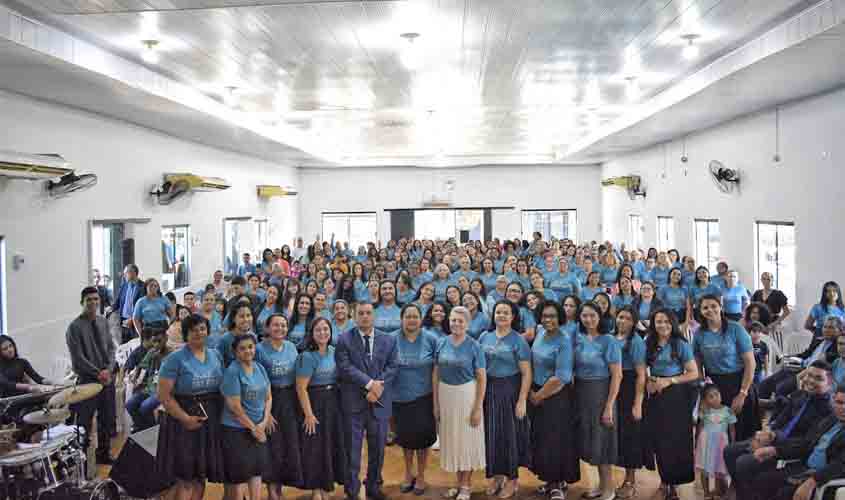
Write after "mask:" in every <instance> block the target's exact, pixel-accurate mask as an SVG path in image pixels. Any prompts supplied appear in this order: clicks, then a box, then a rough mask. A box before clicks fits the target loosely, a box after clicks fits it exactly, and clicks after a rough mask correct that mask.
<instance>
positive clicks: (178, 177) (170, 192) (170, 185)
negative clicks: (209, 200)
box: [150, 174, 231, 205]
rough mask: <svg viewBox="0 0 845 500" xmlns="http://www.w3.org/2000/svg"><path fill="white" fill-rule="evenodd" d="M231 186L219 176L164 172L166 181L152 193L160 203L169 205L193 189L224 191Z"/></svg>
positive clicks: (155, 187)
mask: <svg viewBox="0 0 845 500" xmlns="http://www.w3.org/2000/svg"><path fill="white" fill-rule="evenodd" d="M230 187H231V186H230V185H229V183H228V182H226V181H225V180H224V179H221V178H219V177H203V176H200V175H196V174H164V182H163V183H162V184H161V185H158V186H153V189H152V191H150V194H151V195H152V196H153V197H155V198H156V200H157V201H158V204H159V205H168V204H170V203H171V202H173V201H174V200H176V199H178V198H180V197H182V196H183V195H184V194H185V193H189V192H193V191H222V190H224V189H229V188H230Z"/></svg>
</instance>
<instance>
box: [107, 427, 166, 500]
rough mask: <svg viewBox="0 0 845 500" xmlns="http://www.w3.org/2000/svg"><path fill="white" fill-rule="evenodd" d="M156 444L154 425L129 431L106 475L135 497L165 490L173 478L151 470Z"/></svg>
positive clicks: (153, 468) (146, 496) (156, 430)
mask: <svg viewBox="0 0 845 500" xmlns="http://www.w3.org/2000/svg"><path fill="white" fill-rule="evenodd" d="M157 448H158V426H155V427H150V428H149V429H146V430H143V431H141V432H136V433H135V434H132V435H131V436H129V439H128V440H127V441H126V444H125V445H123V450H121V452H120V456H118V457H117V460H116V461H115V462H114V466H112V468H111V473H110V474H109V477H110V478H111V479H112V481H114V482H115V483H117V484H118V485H120V487H121V488H123V489H124V491H126V493H128V494H129V495H130V496H133V497H136V498H150V497H153V496H156V495H157V494H158V493H160V492H161V491H163V490H166V489H167V488H169V487H170V486H172V485H173V481H172V480H171V479H170V478H163V477H159V476H157V475H156V474H155V473H154V471H155V460H156V449H157Z"/></svg>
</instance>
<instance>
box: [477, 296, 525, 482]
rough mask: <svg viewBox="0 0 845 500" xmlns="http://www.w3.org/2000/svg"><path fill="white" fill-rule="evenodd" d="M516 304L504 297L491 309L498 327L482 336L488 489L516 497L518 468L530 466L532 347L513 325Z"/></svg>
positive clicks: (480, 339) (480, 341)
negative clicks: (529, 417) (485, 390)
mask: <svg viewBox="0 0 845 500" xmlns="http://www.w3.org/2000/svg"><path fill="white" fill-rule="evenodd" d="M518 315H519V310H518V309H517V307H516V306H515V305H514V304H512V303H511V302H508V301H507V300H502V301H499V302H497V303H496V305H495V307H494V308H493V321H494V324H495V325H496V328H495V330H491V331H488V332H485V333H483V334H482V335H481V337H480V338H479V339H478V343H479V344H480V345H481V349H482V350H483V351H484V355H485V358H486V370H487V392H486V394H485V396H484V435H485V442H486V444H485V449H486V452H487V477H488V478H491V479H492V482H491V484H490V486H489V487H488V488H487V494H488V495H490V496H492V495H498V496H499V498H512V497H513V496H514V495H516V492H517V490H518V482H517V480H518V477H519V467H520V466H523V467H525V466H528V465H530V450H529V437H530V435H529V425H528V420H527V419H526V418H525V415H526V412H527V408H528V407H527V404H528V392H529V390H530V388H531V348H530V347H529V346H528V342H526V341H525V339H524V338H522V336H521V335H519V333H517V332H516V331H515V330H514V329H513V324H514V319H515V318H517V317H518Z"/></svg>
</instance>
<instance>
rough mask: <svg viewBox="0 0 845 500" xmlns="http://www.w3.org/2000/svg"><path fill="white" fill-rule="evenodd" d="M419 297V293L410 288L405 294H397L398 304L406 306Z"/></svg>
mask: <svg viewBox="0 0 845 500" xmlns="http://www.w3.org/2000/svg"><path fill="white" fill-rule="evenodd" d="M416 296H417V292H416V291H415V290H413V289H412V288H409V289H408V290H407V291H405V292H397V293H396V302H398V303H399V304H402V305H405V304H410V303H411V302H413V301H414V298H415V297H416Z"/></svg>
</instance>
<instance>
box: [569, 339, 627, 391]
mask: <svg viewBox="0 0 845 500" xmlns="http://www.w3.org/2000/svg"><path fill="white" fill-rule="evenodd" d="M621 362H622V350H621V349H620V348H619V342H617V341H616V339H615V338H613V336H612V335H599V336H598V337H596V338H595V339H593V340H590V338H589V336H587V335H584V334H583V333H581V332H580V331H579V332H578V333H577V334H576V337H575V378H580V379H585V380H597V379H604V378H610V365H612V364H619V363H621Z"/></svg>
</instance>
